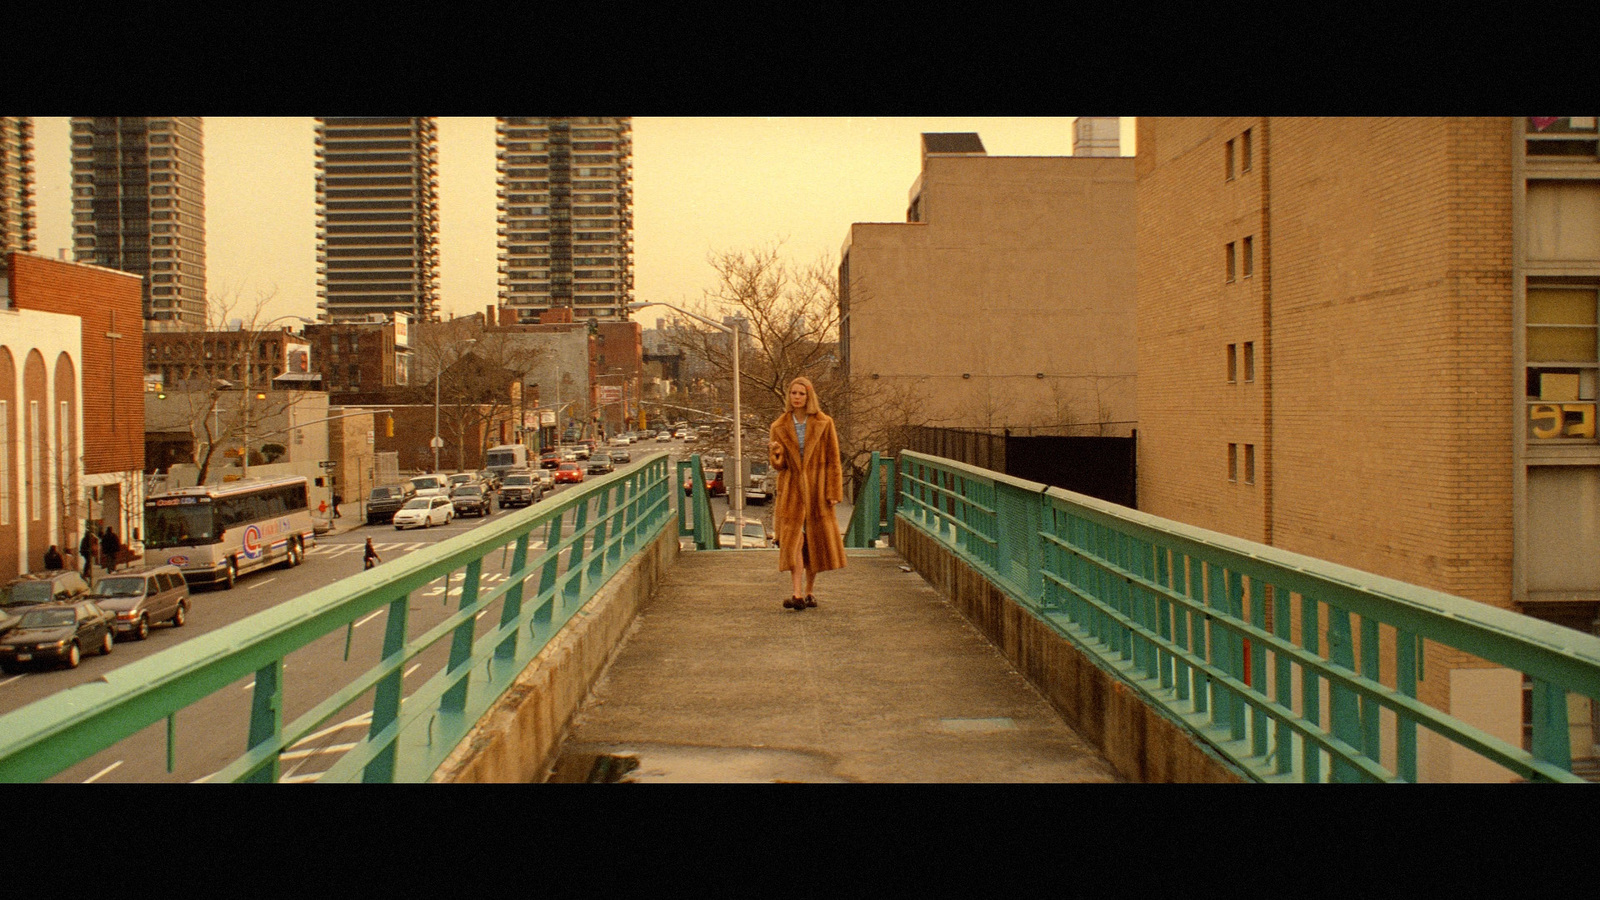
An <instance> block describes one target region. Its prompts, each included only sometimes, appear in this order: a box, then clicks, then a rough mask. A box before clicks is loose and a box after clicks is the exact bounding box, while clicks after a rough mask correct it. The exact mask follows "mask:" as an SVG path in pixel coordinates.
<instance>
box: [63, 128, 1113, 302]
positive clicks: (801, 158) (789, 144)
mask: <svg viewBox="0 0 1600 900" xmlns="http://www.w3.org/2000/svg"><path fill="white" fill-rule="evenodd" d="M1072 123H1073V118H1071V117H1067V118H1009V119H1008V118H983V117H975V118H682V119H670V118H635V119H634V120H633V191H634V273H635V274H634V293H635V295H636V298H637V299H639V300H665V301H668V302H672V303H678V304H680V305H681V304H682V303H683V302H684V301H689V300H697V299H699V298H700V296H701V295H702V292H703V291H705V290H706V289H708V288H710V287H711V286H712V285H713V284H714V280H715V279H714V277H713V273H712V270H711V267H710V266H709V265H707V263H706V257H707V254H709V253H712V252H722V251H729V250H741V249H748V248H751V247H756V246H761V245H764V244H768V243H771V242H773V241H775V240H778V239H784V240H786V244H785V246H786V247H787V250H788V253H789V255H790V256H791V257H792V258H793V259H795V260H796V261H799V262H809V261H811V260H813V259H816V258H818V257H821V256H827V257H828V258H830V259H833V260H837V258H838V254H839V248H840V246H841V245H842V244H843V243H844V239H845V235H846V233H847V232H848V230H849V227H850V224H851V223H852V222H903V221H905V210H906V204H907V200H908V199H909V198H908V194H907V192H908V191H909V190H910V189H911V183H912V182H913V181H914V180H915V179H916V177H917V171H918V167H919V164H920V163H919V153H920V147H921V144H920V137H919V136H920V135H921V133H922V132H925V131H975V132H977V133H978V134H979V135H980V136H981V137H982V138H983V143H984V147H985V148H987V150H988V151H989V154H990V155H991V156H1067V155H1070V154H1071V153H1072ZM312 135H313V130H312V120H311V119H309V118H298V119H297V118H228V117H207V118H206V119H205V144H206V154H205V165H206V270H207V273H206V274H207V283H208V290H209V292H210V293H212V294H213V295H216V294H228V295H238V296H239V297H241V298H242V299H243V300H244V301H245V302H246V303H247V304H248V303H251V302H253V301H254V299H255V298H256V297H257V296H258V295H259V294H263V293H270V294H272V295H273V299H272V300H271V302H270V303H269V304H268V306H267V310H268V315H269V316H278V315H303V316H308V317H315V316H316V312H317V309H316V301H317V285H316V277H317V276H316V206H315V194H314V189H313V175H314V173H315V169H314V165H313V163H314V160H315V156H314V153H315V151H314V147H313V144H312ZM69 148H70V143H69V138H68V120H66V119H64V118H46V117H39V118H36V119H35V120H34V153H35V165H36V167H37V168H36V177H37V178H38V185H37V186H38V195H37V196H38V214H39V234H38V250H39V252H40V253H44V254H47V255H51V256H54V255H56V253H57V251H58V249H59V248H63V247H65V248H70V247H71V246H72V205H71V193H70V173H71V159H70V149H69ZM1133 151H1134V146H1133V120H1132V119H1131V118H1124V119H1123V120H1122V153H1123V155H1125V156H1127V155H1132V153H1133ZM439 214H440V226H439V240H440V278H439V281H440V310H441V314H442V315H444V316H449V315H451V314H455V315H467V314H470V313H472V312H477V311H481V310H482V309H483V308H484V307H485V306H490V305H493V304H494V303H495V302H496V270H495V251H496V247H495V171H494V120H493V119H491V118H459V117H458V118H441V119H440V120H439ZM67 258H68V259H71V258H72V252H71V250H70V249H68V251H67ZM656 312H657V311H655V310H644V311H643V313H642V314H641V320H642V321H643V322H645V324H646V326H647V327H650V326H652V325H653V323H654V316H655V314H656ZM660 312H661V313H662V314H665V313H666V312H667V311H666V310H661V311H660Z"/></svg>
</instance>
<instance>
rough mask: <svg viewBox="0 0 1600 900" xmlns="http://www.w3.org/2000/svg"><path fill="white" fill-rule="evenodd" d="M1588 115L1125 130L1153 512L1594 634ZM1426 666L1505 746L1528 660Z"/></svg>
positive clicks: (1596, 281)
mask: <svg viewBox="0 0 1600 900" xmlns="http://www.w3.org/2000/svg"><path fill="white" fill-rule="evenodd" d="M1536 121H1537V122H1540V123H1545V124H1544V129H1545V131H1540V130H1539V129H1540V126H1539V125H1537V124H1535V122H1536ZM1594 122H1595V120H1594V119H1593V118H1590V119H1587V120H1585V119H1561V120H1529V119H1522V118H1517V119H1512V118H1460V119H1444V118H1436V119H1416V118H1395V119H1357V118H1335V119H1306V118H1298V119H1295V118H1290V119H1280V118H1271V119H1267V118H1224V119H1153V118H1141V119H1139V121H1138V126H1137V127H1138V148H1139V154H1138V157H1137V161H1136V166H1137V170H1138V242H1139V247H1140V248H1141V251H1142V252H1141V254H1140V258H1139V265H1138V329H1139V351H1138V366H1139V375H1140V378H1139V391H1138V395H1139V396H1138V403H1139V410H1140V423H1139V438H1140V440H1139V461H1138V472H1139V501H1140V504H1139V505H1140V508H1141V509H1142V510H1145V511H1147V512H1150V513H1153V514H1155V515H1159V516H1163V517H1167V518H1171V519H1176V520H1179V521H1183V522H1188V523H1191V524H1195V525H1199V526H1202V527H1205V528H1210V529H1214V530H1217V531H1222V532H1226V533H1230V534H1235V535H1238V536H1241V537H1245V538H1248V539H1251V540H1256V541H1261V542H1264V543H1268V544H1272V545H1275V546H1279V547H1283V548H1285V549H1288V550H1292V551H1295V552H1298V553H1304V554H1307V555H1310V556H1315V557H1319V558H1322V559H1327V560H1331V561H1333V562H1337V563H1340V564H1343V565H1347V566H1352V567H1355V568H1358V569H1363V570H1366V571H1370V572H1375V573H1378V574H1380V575H1384V576H1387V577H1391V578H1396V579H1400V580H1403V581H1408V582H1412V583H1415V584H1421V585H1425V586H1428V587H1431V588H1435V589H1438V590H1442V591H1445V592H1448V593H1451V594H1457V595H1460V596H1464V597H1468V598H1471V599H1474V600H1478V601H1481V602H1483V603H1488V604H1491V605H1494V606H1498V607H1502V608H1507V609H1512V610H1517V611H1522V612H1527V613H1530V614H1533V615H1538V616H1540V617H1542V618H1546V619H1549V620H1551V621H1555V622H1558V623H1560V624H1563V625H1567V626H1569V627H1574V628H1580V629H1582V630H1585V631H1589V630H1591V629H1593V628H1594V627H1595V625H1594V622H1595V618H1596V612H1597V605H1600V604H1597V601H1600V562H1597V555H1596V554H1595V553H1594V552H1593V551H1594V548H1595V547H1596V546H1600V444H1597V442H1596V440H1595V429H1594V405H1595V381H1596V378H1595V372H1596V360H1597V351H1600V344H1597V328H1596V321H1597V319H1596V317H1597V310H1600V306H1597V300H1596V287H1597V286H1600V155H1597V152H1596V142H1595V129H1594ZM1550 123H1554V124H1553V125H1552V124H1550ZM1424 670H1425V672H1426V673H1427V675H1426V677H1425V679H1424V681H1423V683H1422V686H1421V688H1420V692H1421V695H1422V697H1423V699H1425V700H1426V701H1428V702H1430V703H1432V704H1434V705H1436V706H1438V707H1440V708H1442V709H1446V710H1453V711H1456V712H1457V713H1458V714H1460V715H1463V716H1469V715H1470V717H1472V718H1471V720H1474V721H1476V722H1478V723H1479V724H1480V725H1481V726H1482V727H1485V728H1486V729H1488V730H1490V731H1492V732H1494V733H1497V734H1500V735H1502V736H1504V737H1507V738H1508V739H1512V740H1519V739H1520V732H1521V724H1522V709H1521V706H1522V700H1523V697H1522V685H1521V684H1520V677H1518V676H1517V675H1516V673H1501V672H1500V670H1494V669H1486V668H1484V666H1483V664H1482V663H1481V661H1477V660H1473V659H1470V658H1467V657H1465V656H1463V655H1462V654H1459V653H1454V652H1451V651H1447V650H1445V649H1444V648H1442V647H1439V646H1435V645H1432V644H1430V645H1428V647H1427V649H1426V651H1425V662H1424ZM1582 705H1586V704H1582ZM1571 713H1572V715H1573V724H1574V728H1575V729H1578V730H1581V729H1583V728H1592V726H1591V725H1590V722H1591V716H1592V711H1589V710H1584V709H1579V708H1577V707H1574V708H1573V709H1572V710H1571ZM1580 744H1592V740H1588V739H1585V738H1584V737H1583V736H1581V735H1578V734H1577V731H1576V730H1575V732H1574V751H1575V754H1576V755H1579V756H1582V755H1585V752H1586V751H1588V750H1589V749H1590V748H1589V747H1587V746H1579V745H1580ZM1425 749H1426V748H1425ZM1453 767H1454V768H1453ZM1424 769H1425V773H1426V772H1431V774H1432V776H1433V777H1435V778H1448V779H1450V780H1463V779H1464V778H1466V779H1471V778H1476V777H1486V778H1493V777H1494V776H1493V775H1492V774H1485V773H1476V774H1474V773H1469V772H1466V771H1464V770H1461V769H1460V765H1459V761H1456V760H1452V759H1451V758H1449V754H1448V753H1446V752H1444V751H1441V750H1438V748H1433V749H1431V750H1429V755H1428V759H1427V760H1426V762H1425V766H1424Z"/></svg>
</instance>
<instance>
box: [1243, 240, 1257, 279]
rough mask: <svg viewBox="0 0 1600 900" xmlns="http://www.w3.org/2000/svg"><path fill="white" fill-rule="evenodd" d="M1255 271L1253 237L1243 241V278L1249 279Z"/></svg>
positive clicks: (1254, 242)
mask: <svg viewBox="0 0 1600 900" xmlns="http://www.w3.org/2000/svg"><path fill="white" fill-rule="evenodd" d="M1255 271H1256V239H1255V237H1254V236H1251V237H1247V238H1245V239H1244V277H1246V278H1249V277H1250V276H1251V275H1254V274H1255Z"/></svg>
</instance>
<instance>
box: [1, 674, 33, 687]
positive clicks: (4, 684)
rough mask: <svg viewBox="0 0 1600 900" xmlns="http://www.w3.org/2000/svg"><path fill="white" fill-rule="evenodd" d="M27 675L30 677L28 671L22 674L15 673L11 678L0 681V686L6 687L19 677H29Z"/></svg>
mask: <svg viewBox="0 0 1600 900" xmlns="http://www.w3.org/2000/svg"><path fill="white" fill-rule="evenodd" d="M27 677H28V676H27V673H23V674H21V675H13V676H11V677H10V678H7V679H6V680H5V681H0V687H5V686H6V685H8V684H10V683H11V682H13V681H16V680H17V679H19V678H27Z"/></svg>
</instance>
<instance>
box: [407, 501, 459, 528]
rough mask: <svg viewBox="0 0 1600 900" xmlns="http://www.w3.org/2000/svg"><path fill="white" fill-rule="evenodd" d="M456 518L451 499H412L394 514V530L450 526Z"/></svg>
mask: <svg viewBox="0 0 1600 900" xmlns="http://www.w3.org/2000/svg"><path fill="white" fill-rule="evenodd" d="M455 517H456V511H455V507H453V506H451V505H450V498H449V497H412V498H411V499H410V500H407V501H406V505H405V506H402V507H400V511H399V512H397V513H395V514H394V530H395V531H399V530H401V529H403V528H430V527H432V526H434V525H448V524H450V520H451V519H454V518H455Z"/></svg>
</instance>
